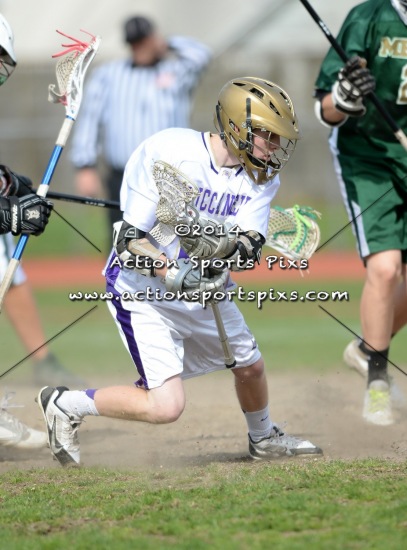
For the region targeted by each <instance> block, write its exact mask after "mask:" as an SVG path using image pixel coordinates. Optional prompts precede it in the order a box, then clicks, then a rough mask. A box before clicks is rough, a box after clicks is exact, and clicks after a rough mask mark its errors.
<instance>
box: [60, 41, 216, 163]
mask: <svg viewBox="0 0 407 550" xmlns="http://www.w3.org/2000/svg"><path fill="white" fill-rule="evenodd" d="M168 44H169V47H170V49H171V50H170V51H172V52H173V54H174V55H171V56H168V57H167V58H165V59H163V60H162V61H160V62H158V63H157V64H156V65H154V66H150V67H142V66H134V65H132V62H131V60H130V59H128V60H117V61H112V62H110V63H106V64H104V65H101V66H100V67H99V68H97V69H95V71H94V72H93V74H92V77H91V78H90V79H89V81H88V85H87V86H86V87H85V93H84V97H83V102H82V105H81V110H80V112H79V116H78V120H77V122H76V124H75V130H74V134H73V139H72V148H71V151H70V159H71V161H72V163H73V165H74V166H75V167H76V168H81V167H86V166H95V165H96V163H97V159H98V156H99V154H102V155H103V156H104V159H105V161H106V162H107V164H108V165H109V166H110V167H111V168H115V169H119V170H121V169H123V168H124V166H125V164H126V162H127V161H128V159H129V158H130V156H131V154H132V153H133V151H134V150H135V148H136V147H137V146H138V145H139V144H140V143H141V142H142V141H143V140H144V139H146V138H147V137H149V136H151V135H152V134H154V133H156V132H158V131H160V130H163V129H165V128H172V127H185V128H186V127H188V126H189V116H190V107H191V95H192V92H193V90H194V88H195V87H196V85H197V83H198V81H199V77H200V75H201V73H202V71H203V70H204V69H205V67H206V65H207V64H208V63H209V60H210V58H211V51H210V49H209V48H208V47H207V46H205V45H204V44H202V43H200V42H197V41H196V40H194V39H192V38H186V37H181V36H174V37H171V38H170V39H169V40H168Z"/></svg>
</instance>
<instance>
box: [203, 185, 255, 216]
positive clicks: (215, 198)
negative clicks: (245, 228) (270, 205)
mask: <svg viewBox="0 0 407 550" xmlns="http://www.w3.org/2000/svg"><path fill="white" fill-rule="evenodd" d="M250 200H251V197H249V196H247V195H232V194H230V193H222V195H220V196H219V195H218V193H217V192H216V191H211V190H210V189H204V188H203V187H200V188H199V196H198V197H197V198H196V200H195V207H196V208H197V209H198V210H200V211H201V212H208V214H216V215H220V216H236V215H237V213H238V212H239V210H240V207H241V206H243V205H244V204H246V203H248V202H249V201H250Z"/></svg>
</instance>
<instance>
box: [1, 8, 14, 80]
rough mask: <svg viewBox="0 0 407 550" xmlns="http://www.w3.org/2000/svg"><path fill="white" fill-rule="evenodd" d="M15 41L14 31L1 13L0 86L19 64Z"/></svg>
mask: <svg viewBox="0 0 407 550" xmlns="http://www.w3.org/2000/svg"><path fill="white" fill-rule="evenodd" d="M13 42H14V37H13V31H12V30H11V27H10V25H9V24H8V22H7V21H6V19H5V18H4V17H3V16H2V15H1V14H0V86H1V85H2V84H4V83H5V82H6V80H7V79H8V77H9V76H10V75H11V73H12V72H13V71H14V69H15V67H16V65H17V59H16V56H15V53H14V45H13Z"/></svg>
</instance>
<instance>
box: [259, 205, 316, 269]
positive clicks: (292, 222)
mask: <svg viewBox="0 0 407 550" xmlns="http://www.w3.org/2000/svg"><path fill="white" fill-rule="evenodd" d="M320 217H321V214H320V212H317V211H316V210H314V209H313V208H311V207H310V206H298V205H295V206H293V207H292V208H281V207H280V206H273V207H271V210H270V218H269V224H268V232H267V238H266V243H265V244H266V246H269V247H270V248H273V249H274V250H276V251H277V252H280V253H281V254H282V255H283V256H285V257H286V258H288V259H290V260H303V259H305V260H308V259H309V258H311V256H312V255H313V254H314V252H315V250H316V249H317V248H318V245H319V242H320V239H321V232H320V229H319V225H318V223H317V220H318V219H319V218H320Z"/></svg>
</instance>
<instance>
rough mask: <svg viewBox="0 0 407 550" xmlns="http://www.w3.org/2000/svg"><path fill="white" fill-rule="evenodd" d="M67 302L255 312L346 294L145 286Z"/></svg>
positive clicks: (80, 295)
mask: <svg viewBox="0 0 407 550" xmlns="http://www.w3.org/2000/svg"><path fill="white" fill-rule="evenodd" d="M69 299H70V300H71V301H73V302H75V301H79V302H81V301H87V302H95V301H99V300H100V301H103V302H106V301H121V300H122V301H125V302H127V301H137V302H145V301H147V302H163V301H169V302H173V301H175V300H186V301H188V302H199V303H201V304H202V305H203V306H204V307H206V306H207V305H209V304H210V303H211V302H212V301H215V302H223V301H225V300H229V301H232V300H234V299H236V300H238V301H239V302H254V303H255V304H256V306H257V307H258V309H262V307H263V304H264V303H265V302H268V301H269V302H328V301H332V302H349V293H348V292H347V291H342V290H334V291H327V290H308V291H307V292H305V293H303V294H300V293H299V292H298V291H297V290H290V291H285V290H276V289H274V288H269V289H267V290H244V288H243V287H241V286H238V287H235V288H233V289H231V290H225V291H217V292H215V293H212V292H198V291H196V292H190V293H189V294H187V293H186V292H181V291H179V292H169V291H163V290H162V289H160V288H151V287H146V288H145V289H144V290H137V291H135V292H122V293H121V294H118V293H116V292H97V291H95V292H81V291H78V292H70V293H69Z"/></svg>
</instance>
